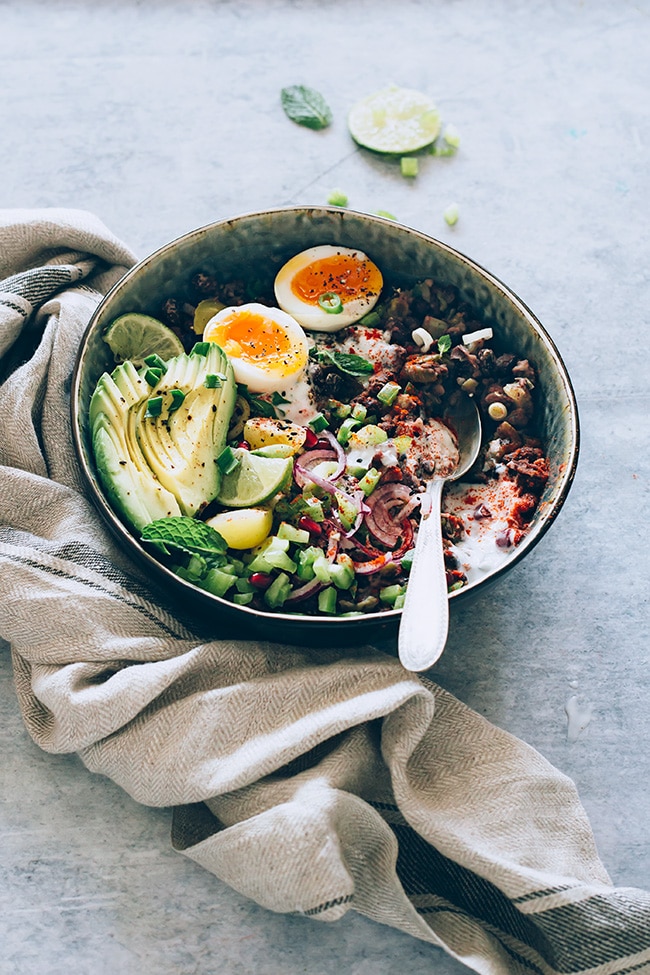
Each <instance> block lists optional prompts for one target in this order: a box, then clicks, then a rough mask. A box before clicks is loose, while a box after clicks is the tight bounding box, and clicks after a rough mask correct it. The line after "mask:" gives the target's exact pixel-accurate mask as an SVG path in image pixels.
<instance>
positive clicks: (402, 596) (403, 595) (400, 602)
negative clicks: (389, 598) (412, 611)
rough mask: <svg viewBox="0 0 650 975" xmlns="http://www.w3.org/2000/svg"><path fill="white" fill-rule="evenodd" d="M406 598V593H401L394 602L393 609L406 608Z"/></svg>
mask: <svg viewBox="0 0 650 975" xmlns="http://www.w3.org/2000/svg"><path fill="white" fill-rule="evenodd" d="M405 600H406V593H405V592H401V593H399V595H398V597H397V599H396V600H395V602H394V603H393V609H404V602H405Z"/></svg>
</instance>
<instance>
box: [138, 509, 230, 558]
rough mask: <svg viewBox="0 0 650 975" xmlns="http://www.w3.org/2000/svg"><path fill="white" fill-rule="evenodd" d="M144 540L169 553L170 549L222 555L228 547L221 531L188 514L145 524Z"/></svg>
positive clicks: (198, 553) (188, 553) (193, 553)
mask: <svg viewBox="0 0 650 975" xmlns="http://www.w3.org/2000/svg"><path fill="white" fill-rule="evenodd" d="M141 537H142V541H143V542H150V543H151V544H152V545H156V546H158V547H161V548H162V549H163V551H164V552H165V553H166V554H167V555H169V549H175V550H176V551H179V552H185V553H186V554H187V555H208V556H210V555H222V554H223V553H224V552H225V551H226V550H227V548H228V546H227V545H226V541H225V539H224V538H223V536H222V535H220V534H219V532H218V531H217V530H216V529H215V528H212V527H211V526H210V525H206V523H205V522H204V521H197V520H196V519H195V518H189V517H187V515H172V516H171V517H169V518H158V519H157V520H156V521H151V522H149V524H148V525H145V526H144V528H143V529H142V533H141Z"/></svg>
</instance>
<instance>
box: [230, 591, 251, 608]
mask: <svg viewBox="0 0 650 975" xmlns="http://www.w3.org/2000/svg"><path fill="white" fill-rule="evenodd" d="M232 601H233V603H236V604H237V605H238V606H248V604H249V603H252V602H253V593H252V592H236V593H234V595H233V597H232Z"/></svg>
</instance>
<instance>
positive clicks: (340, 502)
mask: <svg viewBox="0 0 650 975" xmlns="http://www.w3.org/2000/svg"><path fill="white" fill-rule="evenodd" d="M334 497H335V499H336V506H337V508H338V513H339V518H340V519H341V524H342V525H343V527H344V529H345V530H346V531H350V529H351V528H352V526H353V525H354V523H355V521H356V519H357V515H358V514H359V507H358V505H357V503H356V501H354V499H353V498H350V497H348V495H347V494H344V493H343V491H337V492H336V493H335V495H334Z"/></svg>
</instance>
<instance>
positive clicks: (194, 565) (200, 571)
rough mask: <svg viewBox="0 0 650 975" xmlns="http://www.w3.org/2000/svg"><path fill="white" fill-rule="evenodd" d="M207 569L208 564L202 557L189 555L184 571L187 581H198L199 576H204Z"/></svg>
mask: <svg viewBox="0 0 650 975" xmlns="http://www.w3.org/2000/svg"><path fill="white" fill-rule="evenodd" d="M207 569H208V563H207V562H206V561H205V559H204V558H203V556H202V555H191V556H190V560H189V562H188V563H187V568H186V570H185V571H186V572H187V578H188V579H200V578H201V576H203V575H205V573H206V572H207Z"/></svg>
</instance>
